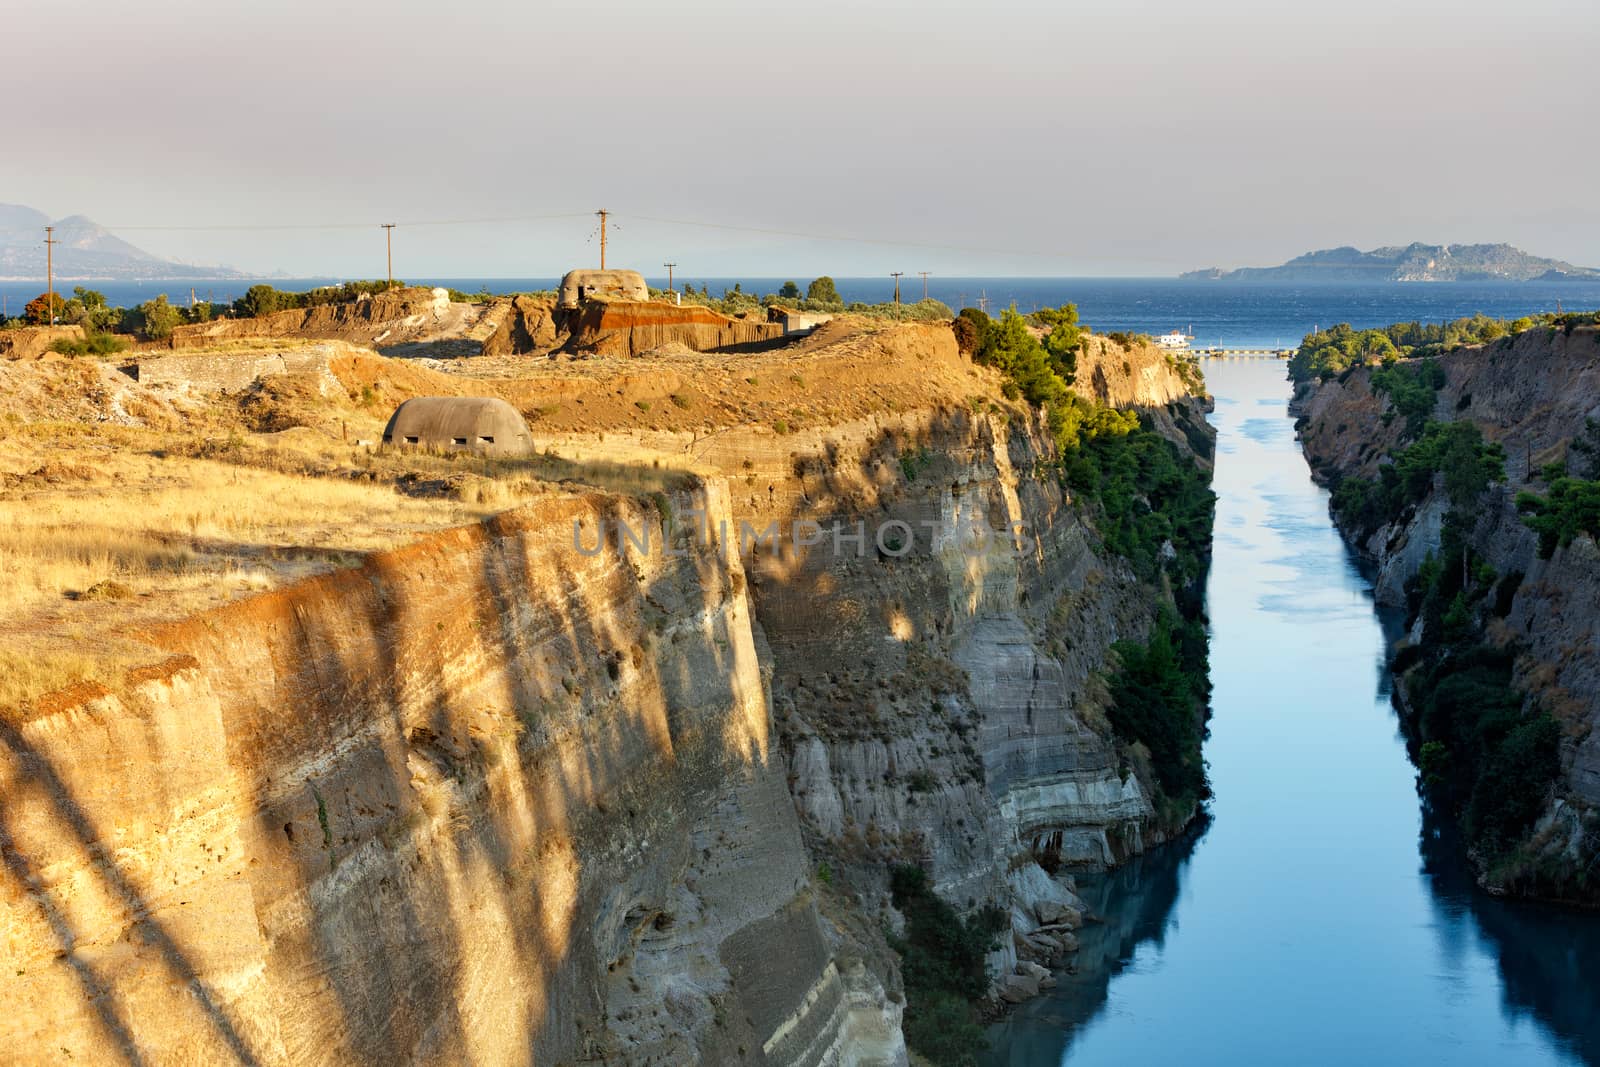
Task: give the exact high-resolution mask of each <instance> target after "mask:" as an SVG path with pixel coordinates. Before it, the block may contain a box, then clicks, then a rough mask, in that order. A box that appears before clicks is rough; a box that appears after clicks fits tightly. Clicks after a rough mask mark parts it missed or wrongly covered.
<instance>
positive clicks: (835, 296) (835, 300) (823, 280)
mask: <svg viewBox="0 0 1600 1067" xmlns="http://www.w3.org/2000/svg"><path fill="white" fill-rule="evenodd" d="M806 299H807V300H815V301H817V302H818V303H822V304H842V303H844V300H843V298H842V297H840V296H839V289H838V287H837V286H835V285H834V284H833V279H832V278H830V277H828V276H827V275H826V274H824V275H823V276H822V277H820V278H817V279H815V280H813V281H812V283H811V284H810V285H809V286H807V287H806Z"/></svg>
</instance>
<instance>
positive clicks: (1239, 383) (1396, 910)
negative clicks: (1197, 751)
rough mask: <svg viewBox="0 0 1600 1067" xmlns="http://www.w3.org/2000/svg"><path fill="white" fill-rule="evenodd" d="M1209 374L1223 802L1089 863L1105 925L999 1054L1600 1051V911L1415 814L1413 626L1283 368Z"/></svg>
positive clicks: (1072, 1059) (1296, 1056) (1579, 1057)
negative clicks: (1394, 673) (1473, 876)
mask: <svg viewBox="0 0 1600 1067" xmlns="http://www.w3.org/2000/svg"><path fill="white" fill-rule="evenodd" d="M1205 369H1206V375H1207V380H1208V382H1209V385H1210V388H1211V390H1212V392H1213V393H1214V394H1215V396H1216V398H1217V410H1216V414H1215V416H1214V421H1215V424H1216V426H1217V429H1218V433H1219V437H1218V457H1217V470H1216V481H1215V488H1216V491H1217V494H1218V501H1217V527H1216V550H1215V557H1214V561H1213V564H1212V570H1211V578H1210V586H1209V591H1208V601H1209V612H1210V615H1211V624H1212V643H1211V672H1212V681H1213V684H1214V693H1213V707H1214V709H1215V715H1214V718H1213V720H1212V729H1211V738H1210V740H1209V742H1208V743H1207V747H1206V754H1207V758H1208V760H1209V763H1210V773H1211V782H1212V786H1213V788H1214V789H1215V791H1216V797H1215V799H1214V801H1213V802H1212V805H1211V810H1212V816H1213V817H1212V818H1211V819H1210V821H1209V823H1208V825H1205V826H1203V827H1200V828H1198V829H1197V830H1196V832H1194V833H1193V834H1191V835H1190V836H1189V837H1188V838H1187V839H1185V840H1184V841H1181V842H1179V843H1177V844H1175V845H1172V846H1169V847H1167V848H1165V849H1161V850H1158V851H1157V852H1155V853H1152V854H1151V855H1149V856H1146V857H1144V858H1143V859H1141V860H1139V861H1137V862H1135V863H1134V864H1131V865H1129V866H1128V867H1126V868H1124V869H1122V870H1120V871H1118V872H1115V873H1114V874H1112V875H1110V876H1106V877H1101V878H1097V879H1088V880H1084V881H1082V882H1081V886H1082V889H1083V892H1084V895H1085V896H1086V897H1087V898H1088V900H1089V903H1090V904H1091V905H1092V906H1093V908H1094V909H1095V911H1096V912H1097V913H1098V914H1100V915H1102V916H1104V917H1105V919H1106V921H1105V922H1103V923H1100V924H1093V925H1090V926H1087V927H1085V929H1084V931H1083V934H1084V937H1083V949H1082V950H1081V951H1080V952H1079V958H1078V971H1077V973H1076V974H1074V975H1065V974H1063V975H1061V976H1060V983H1061V984H1060V985H1059V986H1058V987H1057V988H1056V989H1055V990H1052V991H1050V992H1049V993H1047V994H1046V995H1045V996H1043V997H1041V998H1040V999H1037V1000H1034V1001H1032V1002H1030V1003H1028V1004H1025V1005H1023V1006H1022V1007H1021V1008H1019V1009H1018V1010H1017V1011H1016V1012H1015V1013H1014V1014H1013V1015H1012V1016H1010V1017H1009V1018H1008V1019H1006V1020H1005V1021H1003V1022H1002V1023H1000V1024H998V1025H996V1026H995V1027H993V1028H991V1032H990V1046H991V1052H992V1056H991V1060H992V1062H993V1063H996V1064H1007V1065H1019V1067H1021V1065H1026V1067H1036V1065H1044V1064H1050V1065H1054V1064H1057V1063H1069V1064H1074V1065H1076V1064H1102V1063H1115V1064H1163V1063H1182V1064H1197V1063H1219V1064H1220V1063H1229V1064H1234V1063H1238V1064H1244V1063H1250V1064H1276V1063H1285V1064H1286V1063H1295V1064H1323V1063H1326V1064H1348V1063H1365V1064H1390V1063H1406V1064H1415V1063H1451V1064H1467V1063H1471V1064H1476V1063H1482V1064H1495V1065H1511V1064H1552V1063H1585V1062H1587V1063H1600V920H1597V919H1596V918H1595V917H1592V916H1586V915H1580V914H1576V913H1573V912H1568V911H1559V910H1554V909H1546V908H1539V907H1531V906H1527V905H1516V904H1510V903H1507V902H1503V901H1498V900H1494V899H1492V898H1489V897H1487V896H1484V895H1483V894H1480V893H1476V892H1475V891H1473V889H1472V887H1471V885H1470V882H1469V881H1468V880H1467V878H1466V877H1465V875H1464V873H1463V872H1462V870H1461V867H1460V865H1459V860H1458V857H1457V856H1456V855H1455V854H1454V851H1453V845H1452V843H1451V841H1450V839H1449V835H1448V834H1447V833H1444V832H1442V831H1441V830H1440V828H1439V827H1437V826H1435V825H1433V820H1431V819H1429V820H1428V823H1427V825H1424V818H1423V814H1422V812H1421V809H1420V806H1419V803H1418V799H1417V795H1416V791H1415V786H1414V772H1413V770H1412V767H1411V765H1410V763H1409V762H1408V761H1407V759H1406V753H1405V747H1404V743H1403V741H1402V739H1401V737H1400V735H1399V731H1398V727H1397V723H1396V719H1395V714H1394V711H1393V710H1392V708H1391V706H1390V703H1389V688H1388V681H1387V677H1386V675H1385V673H1384V671H1383V669H1382V665H1383V653H1384V648H1385V647H1386V642H1387V640H1388V638H1389V637H1390V636H1392V633H1393V630H1392V627H1393V626H1394V625H1395V624H1396V620H1393V619H1385V618H1383V617H1381V616H1380V614H1379V613H1378V612H1376V611H1375V610H1374V605H1373V601H1372V598H1371V595H1370V593H1369V586H1368V583H1367V581H1366V580H1365V579H1364V578H1363V577H1362V575H1361V573H1360V571H1359V570H1358V568H1357V566H1356V564H1355V562H1354V560H1353V559H1352V558H1351V556H1350V554H1349V553H1348V552H1347V551H1346V549H1345V547H1344V545H1343V543H1342V542H1341V541H1340V538H1339V535H1338V533H1337V532H1336V531H1335V530H1334V529H1333V526H1332V524H1331V522H1330V520H1329V518H1328V512H1327V496H1326V494H1325V493H1324V492H1323V491H1322V490H1320V489H1318V488H1317V487H1316V486H1315V484H1313V483H1312V481H1311V479H1310V477H1309V474H1308V471H1307V468H1306V464H1305V462H1304V460H1303V459H1302V458H1301V455H1300V452H1299V448H1298V445H1297V444H1296V442H1295V438H1294V429H1293V424H1292V421H1291V420H1290V418H1289V417H1288V413H1287V401H1288V396H1289V386H1288V383H1287V382H1285V381H1284V376H1283V367H1282V364H1279V363H1277V362H1276V361H1262V362H1259V363H1256V362H1243V361H1239V362H1218V361H1210V362H1209V363H1208V365H1207V366H1206V368H1205ZM1386 624H1387V625H1388V626H1389V627H1390V630H1389V632H1388V633H1387V634H1386V631H1385V625H1386Z"/></svg>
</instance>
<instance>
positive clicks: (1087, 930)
mask: <svg viewBox="0 0 1600 1067" xmlns="http://www.w3.org/2000/svg"><path fill="white" fill-rule="evenodd" d="M1204 833H1205V822H1204V821H1203V820H1202V822H1201V823H1200V824H1198V825H1197V826H1196V827H1195V828H1194V829H1192V830H1191V831H1190V832H1189V833H1187V834H1185V835H1184V836H1183V837H1181V838H1179V839H1178V840H1176V841H1174V842H1172V843H1171V844H1169V845H1168V846H1167V847H1165V848H1159V849H1156V850H1154V851H1153V852H1151V853H1149V854H1148V855H1144V856H1139V857H1136V858H1135V859H1133V860H1132V861H1131V862H1129V863H1128V864H1127V865H1125V866H1123V867H1121V868H1119V869H1118V870H1116V871H1114V872H1112V873H1110V874H1090V875H1084V876H1082V877H1080V878H1079V879H1078V895H1079V896H1081V897H1082V898H1083V900H1084V902H1085V903H1086V904H1088V905H1089V910H1090V913H1091V914H1092V915H1095V916H1098V917H1099V918H1100V919H1101V920H1102V921H1100V922H1091V923H1089V924H1088V925H1086V926H1085V927H1084V928H1083V929H1082V930H1080V931H1079V932H1078V933H1079V944H1080V946H1081V947H1080V948H1079V950H1078V955H1077V971H1076V973H1060V974H1058V975H1057V976H1056V977H1057V980H1058V981H1059V982H1060V984H1059V985H1058V986H1057V987H1056V988H1055V989H1054V990H1053V991H1051V992H1050V994H1049V995H1047V996H1044V997H1040V998H1038V999H1036V1000H1032V1001H1029V1002H1027V1003H1025V1004H1023V1005H1021V1006H1019V1007H1018V1008H1017V1009H1016V1010H1015V1012H1013V1014H1012V1015H1010V1016H1009V1017H1008V1018H1006V1019H1004V1020H1002V1021H1001V1022H1000V1023H998V1024H997V1025H996V1026H994V1027H992V1028H991V1029H990V1045H991V1047H992V1048H993V1049H995V1050H996V1052H997V1055H996V1056H995V1057H994V1058H993V1060H992V1062H993V1063H995V1064H1005V1065H1007V1067H1030V1065H1033V1064H1041V1063H1049V1064H1054V1063H1059V1062H1062V1061H1063V1059H1064V1057H1065V1055H1066V1051H1067V1046H1068V1045H1070V1044H1071V1042H1072V1039H1073V1037H1074V1036H1075V1035H1076V1034H1077V1033H1079V1032H1080V1031H1081V1028H1082V1027H1083V1026H1084V1024H1085V1023H1088V1022H1089V1021H1090V1020H1091V1019H1093V1018H1094V1017H1095V1016H1096V1015H1097V1014H1098V1013H1099V1012H1100V1010H1101V1009H1102V1008H1103V1007H1104V1006H1105V1003H1106V999H1107V990H1108V989H1109V987H1110V985H1111V982H1112V980H1113V979H1114V978H1116V977H1117V976H1118V975H1120V974H1121V973H1122V972H1123V971H1125V970H1127V969H1128V968H1129V967H1130V966H1134V965H1135V959H1136V957H1137V956H1138V951H1139V950H1140V949H1141V947H1142V946H1145V945H1149V946H1151V948H1153V949H1154V951H1155V952H1157V953H1158V954H1159V952H1160V950H1161V946H1162V945H1163V943H1164V942H1165V940H1166V936H1167V932H1168V929H1169V928H1170V927H1171V925H1172V923H1173V921H1174V916H1173V905H1175V904H1176V903H1177V902H1178V895H1179V890H1180V888H1181V885H1182V880H1183V870H1184V868H1185V867H1186V866H1187V865H1188V862H1189V857H1190V856H1191V855H1193V854H1194V851H1195V849H1196V848H1197V847H1198V846H1199V844H1200V841H1201V839H1202V837H1203V835H1204Z"/></svg>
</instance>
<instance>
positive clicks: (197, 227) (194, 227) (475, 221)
mask: <svg viewBox="0 0 1600 1067" xmlns="http://www.w3.org/2000/svg"><path fill="white" fill-rule="evenodd" d="M590 215H591V213H590V212H587V211H569V212H564V213H562V214H559V215H499V216H484V217H480V218H470V219H406V220H401V221H400V222H396V223H389V224H388V225H394V226H401V227H409V226H489V225H501V224H504V223H513V222H548V221H551V220H554V219H584V218H589V217H590ZM95 225H96V226H97V227H99V228H100V229H102V230H112V231H117V232H122V233H132V232H144V233H148V232H154V231H161V232H168V231H170V232H180V231H181V232H185V233H209V232H224V231H227V232H234V231H241V232H273V231H283V230H370V229H371V228H372V227H373V226H383V225H385V223H381V222H378V223H372V222H281V223H244V222H241V223H233V222H221V223H199V224H188V223H179V224H172V225H168V224H165V223H141V224H137V225H132V226H122V225H107V224H104V223H95ZM27 232H31V231H27V230H16V229H3V228H0V233H27Z"/></svg>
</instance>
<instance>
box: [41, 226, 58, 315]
mask: <svg viewBox="0 0 1600 1067" xmlns="http://www.w3.org/2000/svg"><path fill="white" fill-rule="evenodd" d="M60 243H61V242H60V241H58V240H56V228H55V227H54V226H46V227H45V228H44V278H45V282H44V284H45V293H46V294H47V295H46V296H45V298H44V322H45V325H46V326H54V325H55V324H56V258H55V257H56V245H58V244H60Z"/></svg>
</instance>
